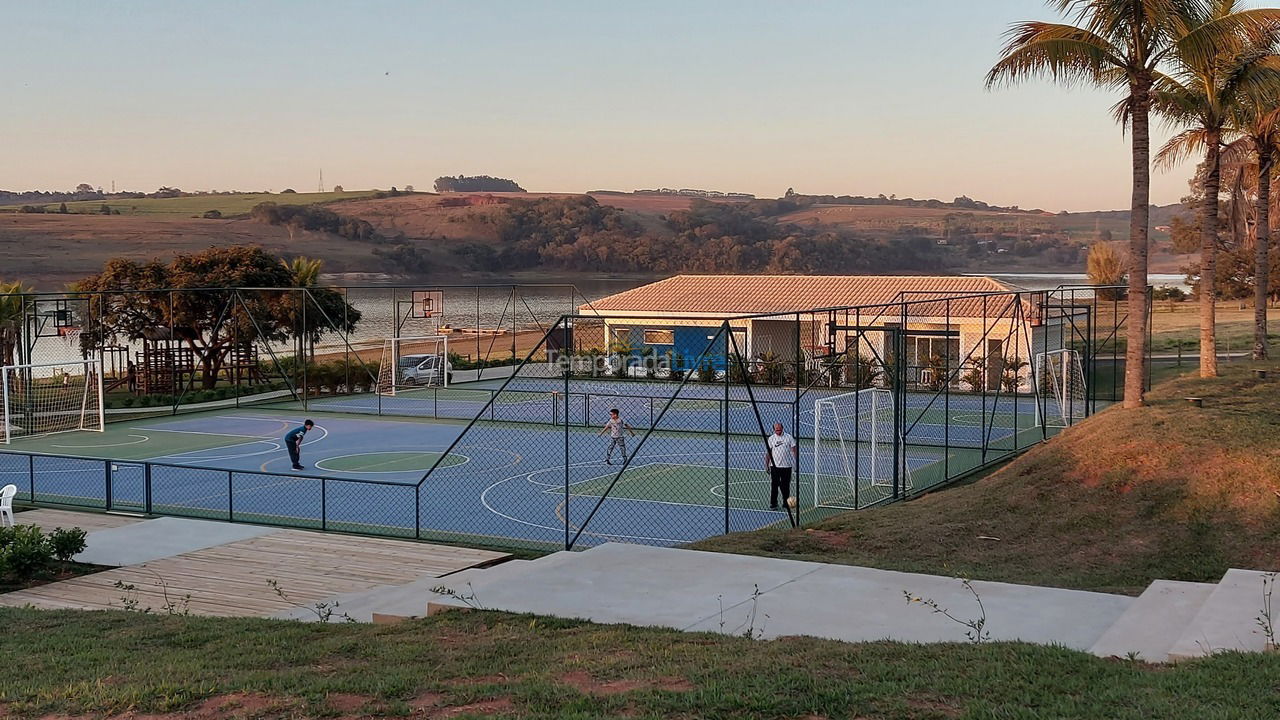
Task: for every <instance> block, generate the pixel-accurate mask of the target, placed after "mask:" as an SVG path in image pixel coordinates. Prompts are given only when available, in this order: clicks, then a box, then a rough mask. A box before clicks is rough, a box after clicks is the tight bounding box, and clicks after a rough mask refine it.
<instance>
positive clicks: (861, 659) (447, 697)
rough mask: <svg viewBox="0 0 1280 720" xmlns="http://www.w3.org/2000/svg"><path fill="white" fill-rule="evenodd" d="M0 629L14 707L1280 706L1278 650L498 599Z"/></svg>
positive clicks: (589, 713) (972, 711)
mask: <svg viewBox="0 0 1280 720" xmlns="http://www.w3.org/2000/svg"><path fill="white" fill-rule="evenodd" d="M905 610H906V608H904V611H905ZM798 611H799V610H798ZM0 623H3V624H4V627H5V642H3V643H0V663H3V664H4V666H5V667H8V668H21V671H20V672H11V673H10V674H9V676H8V677H6V679H5V682H4V683H0V716H4V717H13V718H39V717H44V718H53V717H59V718H66V717H68V716H72V717H101V716H103V715H105V716H107V717H126V718H133V719H134V720H141V718H144V717H145V718H150V719H151V720H180V719H181V718H188V719H190V718H194V719H196V720H221V719H222V718H249V717H253V718H270V719H279V720H283V719H284V718H316V717H333V718H347V719H350V720H356V719H357V718H373V717H384V718H386V717H396V718H409V717H413V718H452V717H468V718H472V717H506V718H540V719H546V720H552V719H555V720H559V719H560V718H582V719H585V718H706V719H708V720H742V719H745V718H808V719H810V720H823V719H825V718H855V717H856V718H863V719H865V720H872V719H875V720H935V719H941V718H959V717H963V718H1028V719H1030V718H1072V719H1076V720H1094V719H1095V718H1109V719H1111V720H1147V719H1148V718H1161V719H1162V720H1201V719H1202V718H1214V719H1215V720H1246V719H1253V718H1271V717H1275V712H1276V695H1275V693H1276V677H1277V676H1280V655H1276V654H1272V655H1265V656H1258V655H1241V654H1232V653H1228V654H1223V655H1217V656H1214V657H1211V658H1206V659H1204V660H1200V661H1196V662H1188V663H1182V664H1180V665H1177V666H1174V667H1170V668H1163V667H1162V668H1155V667H1150V666H1146V665H1143V664H1141V663H1134V662H1116V661H1109V660H1103V659H1100V658H1095V657H1091V656H1088V655H1085V654H1084V653H1079V652H1073V651H1070V650H1066V649H1063V648H1053V647H1038V646H1033V645H1026V644H1017V643H1000V644H989V645H909V644H900V643H888V642H880V643H864V644H858V645H851V644H846V643H840V642H834V641H829V640H817V639H814V638H805V637H789V638H781V639H778V640H772V641H768V642H762V641H755V640H749V639H746V638H743V637H728V636H724V635H713V634H709V633H682V632H678V631H674V630H661V629H656V628H636V627H628V626H624V625H593V624H591V623H586V622H575V621H566V620H557V619H553V618H540V617H531V616H519V615H508V614H503V613H490V612H470V613H458V612H451V613H445V614H442V615H437V616H435V617H432V618H427V619H425V620H419V621H410V622H404V623H400V624H397V625H365V624H357V625H346V624H338V625H334V624H329V625H321V624H318V623H308V624H304V623H298V622H289V621H283V620H252V619H221V618H206V617H178V616H165V615H161V616H156V615H143V614H141V613H136V612H135V613H128V612H119V611H117V612H75V611H41V610H17V609H8V608H5V609H0ZM54 713H57V714H56V715H55V714H54ZM81 713H93V715H84V716H82V715H81Z"/></svg>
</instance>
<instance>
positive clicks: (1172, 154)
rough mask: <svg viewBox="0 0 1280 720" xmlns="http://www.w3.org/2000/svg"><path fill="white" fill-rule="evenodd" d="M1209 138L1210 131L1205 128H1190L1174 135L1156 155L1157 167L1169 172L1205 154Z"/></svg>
mask: <svg viewBox="0 0 1280 720" xmlns="http://www.w3.org/2000/svg"><path fill="white" fill-rule="evenodd" d="M1208 137H1209V133H1208V131H1206V130H1204V129H1203V128H1190V129H1188V130H1183V131H1182V132H1180V133H1178V134H1177V135H1174V136H1173V137H1171V138H1169V140H1168V142H1166V143H1165V144H1164V146H1163V147H1161V148H1160V150H1159V151H1158V152H1157V153H1156V155H1155V165H1156V167H1158V168H1160V169H1161V170H1169V169H1171V168H1173V167H1175V166H1177V165H1178V164H1180V163H1182V161H1184V160H1186V159H1187V158H1190V157H1192V156H1193V155H1198V154H1200V153H1203V152H1204V150H1205V148H1207V147H1208Z"/></svg>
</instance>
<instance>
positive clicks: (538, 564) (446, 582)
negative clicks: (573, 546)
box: [427, 551, 582, 607]
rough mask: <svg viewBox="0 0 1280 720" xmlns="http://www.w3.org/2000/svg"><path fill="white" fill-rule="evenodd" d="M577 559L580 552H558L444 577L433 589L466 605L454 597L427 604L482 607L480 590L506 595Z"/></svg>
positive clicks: (437, 598) (434, 598)
mask: <svg viewBox="0 0 1280 720" xmlns="http://www.w3.org/2000/svg"><path fill="white" fill-rule="evenodd" d="M581 556H582V553H580V552H570V551H561V552H557V553H552V554H550V555H544V556H543V557H540V558H537V559H535V560H508V561H507V562H504V563H500V564H498V565H493V566H490V567H488V568H475V569H472V570H465V571H463V572H460V573H454V574H452V575H446V576H445V577H442V578H440V581H439V582H438V583H436V586H444V587H447V588H449V589H450V590H452V591H454V592H455V593H457V594H458V595H461V596H465V597H467V598H468V599H469V601H470V602H463V603H459V602H458V598H457V597H451V596H449V595H448V594H443V593H442V594H436V593H432V594H431V597H430V598H428V599H427V603H428V604H434V603H438V604H441V605H442V606H443V605H447V606H451V607H459V606H462V607H485V604H484V590H486V589H487V588H498V587H500V588H501V589H502V591H503V592H504V593H505V592H509V591H511V590H512V589H514V588H517V587H519V585H520V583H522V582H524V581H526V580H530V579H534V578H536V577H537V574H538V573H539V572H546V571H549V570H551V569H552V568H556V567H559V566H561V565H564V564H565V563H568V562H572V561H573V560H574V558H576V557H581Z"/></svg>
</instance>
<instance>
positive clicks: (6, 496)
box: [0, 484, 18, 527]
mask: <svg viewBox="0 0 1280 720" xmlns="http://www.w3.org/2000/svg"><path fill="white" fill-rule="evenodd" d="M17 494H18V486H17V485H13V484H9V485H5V486H4V487H3V488H0V526H4V527H13V496H14V495H17Z"/></svg>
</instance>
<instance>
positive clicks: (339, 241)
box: [0, 191, 1186, 281]
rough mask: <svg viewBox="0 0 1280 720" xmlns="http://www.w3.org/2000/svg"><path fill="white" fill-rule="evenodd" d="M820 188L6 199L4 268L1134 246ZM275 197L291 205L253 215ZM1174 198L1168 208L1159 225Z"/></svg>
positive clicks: (769, 259) (1022, 258)
mask: <svg viewBox="0 0 1280 720" xmlns="http://www.w3.org/2000/svg"><path fill="white" fill-rule="evenodd" d="M813 197H814V196H794V195H793V196H791V197H785V198H780V199H772V200H771V199H755V200H749V201H737V200H733V199H730V198H702V197H693V196H687V195H684V196H682V195H678V194H656V193H650V194H644V193H613V192H599V193H594V194H590V195H581V194H572V193H524V192H511V193H501V192H485V193H443V194H435V193H403V192H401V193H391V192H377V191H361V192H341V193H274V194H267V193H244V194H208V195H182V196H179V197H168V198H156V197H147V198H108V199H105V200H86V201H80V202H70V203H67V213H66V214H61V213H60V212H59V210H60V204H59V203H49V204H46V205H43V206H41V207H42V209H44V210H45V214H39V213H27V212H21V209H22V208H21V207H0V221H3V222H0V257H4V258H5V261H6V262H5V263H4V268H3V271H0V275H3V276H4V277H10V276H13V277H23V278H37V277H42V278H57V279H59V281H61V280H64V279H74V277H76V276H78V275H79V274H83V271H85V270H86V269H88V270H92V269H96V268H97V267H98V266H99V265H100V264H101V262H100V261H101V260H102V259H105V258H106V257H110V256H112V255H134V256H137V255H141V256H144V257H147V256H157V257H166V256H168V255H170V254H172V253H173V252H177V251H180V250H192V249H200V248H202V247H207V246H209V245H219V244H233V243H243V242H252V243H260V244H263V245H264V247H267V248H268V249H270V250H272V251H273V252H281V253H284V254H306V255H311V256H315V257H319V258H322V259H324V260H326V261H327V263H328V265H327V269H328V270H329V271H332V272H346V273H388V274H394V275H404V274H412V275H439V274H449V275H455V276H456V275H457V274H459V273H464V274H483V273H502V274H509V273H512V272H520V271H555V272H585V273H599V272H605V273H643V274H659V273H669V272H678V271H695V270H696V271H701V272H721V271H733V272H759V271H768V272H815V271H819V270H821V271H827V272H956V271H974V272H995V271H1019V272H1034V271H1062V270H1070V271H1077V272H1078V271H1079V270H1080V269H1081V268H1082V267H1083V259H1082V258H1083V252H1084V249H1085V248H1086V246H1087V245H1088V244H1090V243H1092V242H1094V241H1096V240H1097V239H1099V237H1101V238H1103V239H1106V237H1108V236H1109V237H1110V238H1111V239H1112V240H1114V241H1123V240H1124V239H1125V234H1126V232H1127V213H1125V212H1122V211H1118V212H1098V213H1071V214H1065V213H1064V214H1059V215H1049V214H1047V213H1039V212H1029V211H1017V210H1009V209H973V208H969V207H967V206H968V205H969V204H973V205H977V206H984V205H985V204H984V203H979V202H977V201H970V200H968V199H966V198H958V199H957V201H958V202H960V205H961V206H962V207H957V206H956V204H955V203H950V204H947V203H939V202H938V201H913V200H898V199H892V198H891V199H889V200H888V201H887V202H884V203H881V202H879V201H878V199H872V200H876V202H873V203H870V204H855V203H847V204H833V205H828V204H823V203H815V202H813ZM855 199H856V198H855ZM264 203H275V204H276V205H277V206H278V207H279V208H281V211H280V212H278V213H260V214H259V215H258V216H257V221H256V222H255V221H250V220H248V219H247V218H249V215H250V212H251V211H252V210H253V208H255V207H259V206H262V205H263V204H264ZM939 205H941V207H939ZM104 206H105V212H106V213H107V214H103V213H104V210H103V208H104ZM320 206H323V208H324V211H323V212H321V211H319V210H317V211H315V212H302V211H301V209H303V208H307V207H316V208H319V207H320ZM289 208H294V209H293V210H290V209H289ZM1177 209H1178V208H1177V206H1172V207H1169V208H1159V209H1157V210H1156V211H1155V212H1154V213H1153V218H1154V220H1153V224H1155V225H1159V224H1163V223H1166V222H1168V218H1169V217H1171V216H1172V214H1173V213H1174V212H1175V211H1176V210H1177ZM281 213H283V214H281ZM366 226H367V228H368V229H361V228H364V227H366ZM353 228H355V229H358V230H359V232H352V231H351V230H352V229H353ZM1165 237H1166V236H1163V235H1162V234H1161V233H1159V232H1155V233H1154V234H1153V240H1154V242H1155V247H1154V248H1153V265H1152V267H1153V269H1154V270H1161V271H1177V270H1179V269H1180V268H1181V267H1182V266H1183V265H1185V264H1186V259H1185V258H1180V257H1176V256H1171V255H1169V253H1168V250H1167V247H1166V246H1167V245H1168V243H1167V240H1166V239H1165Z"/></svg>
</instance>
